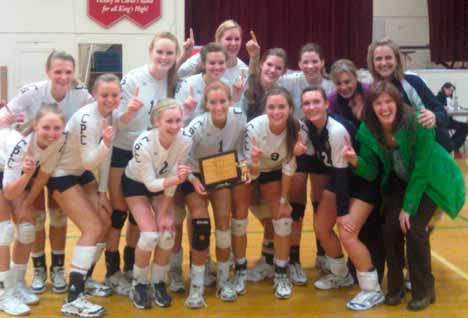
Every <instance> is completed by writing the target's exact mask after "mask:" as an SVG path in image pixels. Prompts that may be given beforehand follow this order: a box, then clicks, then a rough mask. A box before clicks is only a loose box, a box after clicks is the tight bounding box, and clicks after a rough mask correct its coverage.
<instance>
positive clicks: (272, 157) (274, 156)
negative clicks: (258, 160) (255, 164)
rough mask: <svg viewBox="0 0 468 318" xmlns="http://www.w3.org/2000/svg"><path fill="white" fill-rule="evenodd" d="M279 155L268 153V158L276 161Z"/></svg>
mask: <svg viewBox="0 0 468 318" xmlns="http://www.w3.org/2000/svg"><path fill="white" fill-rule="evenodd" d="M279 156H280V155H279V153H277V152H273V153H272V154H271V155H270V158H271V160H273V161H276V160H278V159H279Z"/></svg>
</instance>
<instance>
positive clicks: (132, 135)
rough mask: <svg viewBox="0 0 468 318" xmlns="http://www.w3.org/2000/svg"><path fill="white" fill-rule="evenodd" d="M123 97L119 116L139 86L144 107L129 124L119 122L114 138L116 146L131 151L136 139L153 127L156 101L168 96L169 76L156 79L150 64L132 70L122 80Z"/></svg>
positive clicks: (125, 109)
mask: <svg viewBox="0 0 468 318" xmlns="http://www.w3.org/2000/svg"><path fill="white" fill-rule="evenodd" d="M120 85H121V87H122V97H121V101H120V105H119V110H118V116H119V117H120V116H121V115H122V114H123V113H125V112H126V111H127V105H128V103H129V102H130V100H131V99H132V98H133V96H134V95H135V91H136V89H137V87H138V88H139V99H140V100H141V101H142V102H143V107H142V108H141V109H140V110H139V111H138V112H137V113H136V114H135V117H134V118H133V119H132V120H131V121H130V122H129V123H128V124H127V125H125V124H123V123H121V122H118V124H117V125H118V130H117V132H116V135H115V138H114V146H115V147H117V148H120V149H124V150H128V151H131V150H132V147H133V143H134V142H135V139H136V138H137V137H138V136H139V135H140V134H141V133H142V132H143V131H145V130H147V129H151V128H152V125H151V112H152V111H153V108H154V106H155V105H156V103H157V102H158V101H159V100H160V99H163V98H166V97H167V77H165V78H164V79H162V80H156V79H155V78H154V77H153V76H152V75H151V73H150V70H149V66H148V65H145V66H141V67H139V68H136V69H134V70H132V71H130V72H129V73H128V74H127V75H126V76H125V77H124V78H123V79H122V81H121V82H120Z"/></svg>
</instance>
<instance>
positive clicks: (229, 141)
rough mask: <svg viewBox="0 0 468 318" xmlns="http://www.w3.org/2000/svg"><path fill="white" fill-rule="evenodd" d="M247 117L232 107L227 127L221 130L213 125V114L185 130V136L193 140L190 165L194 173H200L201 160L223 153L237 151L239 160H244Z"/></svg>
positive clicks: (199, 119)
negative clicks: (243, 148)
mask: <svg viewBox="0 0 468 318" xmlns="http://www.w3.org/2000/svg"><path fill="white" fill-rule="evenodd" d="M245 124H246V117H245V115H244V114H243V112H242V109H240V108H236V107H230V108H229V111H228V114H227V120H226V125H225V126H224V128H222V129H220V128H218V127H216V126H215V125H214V124H213V120H212V117H211V113H209V112H206V113H204V114H202V115H200V116H198V117H196V118H195V119H193V120H192V121H191V122H190V124H189V125H188V126H187V127H185V128H184V135H185V136H187V137H189V138H192V142H193V145H192V149H191V151H190V157H189V165H190V167H191V168H192V171H193V172H197V173H198V172H200V166H199V162H198V161H199V159H200V158H203V157H207V156H210V155H216V154H218V153H221V152H225V151H231V150H235V151H236V152H237V158H238V160H239V161H240V160H244V156H243V151H242V143H243V138H244V131H245Z"/></svg>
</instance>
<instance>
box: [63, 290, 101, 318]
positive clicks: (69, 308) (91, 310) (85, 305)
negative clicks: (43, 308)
mask: <svg viewBox="0 0 468 318" xmlns="http://www.w3.org/2000/svg"><path fill="white" fill-rule="evenodd" d="M104 311H105V310H104V307H102V306H100V305H97V304H93V303H92V302H90V301H88V300H87V299H86V297H85V296H84V295H83V294H81V295H80V296H78V298H76V299H75V300H74V301H71V302H66V303H65V304H63V305H62V309H61V312H62V314H64V315H65V316H79V317H84V318H94V317H100V316H102V315H103V314H104Z"/></svg>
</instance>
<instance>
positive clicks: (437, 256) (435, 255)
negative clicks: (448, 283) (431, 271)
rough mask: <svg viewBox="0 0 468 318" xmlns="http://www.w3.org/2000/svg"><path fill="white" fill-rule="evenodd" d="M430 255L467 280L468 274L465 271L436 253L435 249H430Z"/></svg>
mask: <svg viewBox="0 0 468 318" xmlns="http://www.w3.org/2000/svg"><path fill="white" fill-rule="evenodd" d="M431 255H432V257H434V258H435V259H436V260H438V261H439V262H440V263H442V264H443V265H445V266H446V267H447V268H449V269H450V270H451V271H453V272H454V273H456V274H457V275H458V276H460V277H462V278H463V279H465V280H468V274H467V273H465V272H464V271H463V270H462V269H460V268H459V267H458V266H456V265H454V264H452V263H451V262H449V261H448V260H446V259H445V258H444V257H442V256H440V255H439V254H437V252H436V251H434V250H432V251H431Z"/></svg>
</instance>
